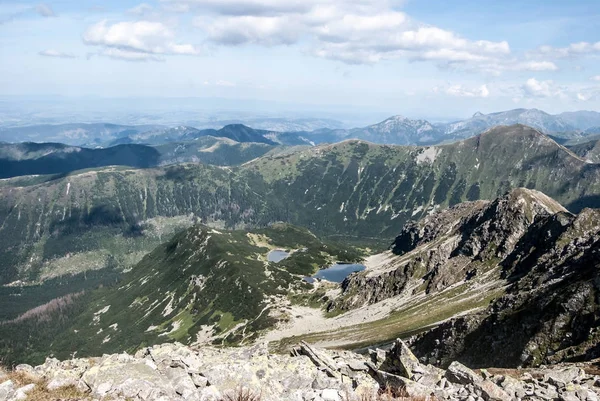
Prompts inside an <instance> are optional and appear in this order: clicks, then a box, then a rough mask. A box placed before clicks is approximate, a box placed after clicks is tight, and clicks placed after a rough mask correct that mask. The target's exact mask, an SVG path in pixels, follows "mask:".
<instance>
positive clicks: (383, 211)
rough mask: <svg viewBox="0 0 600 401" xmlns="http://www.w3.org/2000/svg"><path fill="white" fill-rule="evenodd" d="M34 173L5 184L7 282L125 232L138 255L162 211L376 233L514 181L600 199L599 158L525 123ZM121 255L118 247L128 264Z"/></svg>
mask: <svg viewBox="0 0 600 401" xmlns="http://www.w3.org/2000/svg"><path fill="white" fill-rule="evenodd" d="M36 180H37V178H34V179H32V183H31V185H28V184H27V182H26V181H25V180H23V179H20V180H4V181H2V182H1V183H0V199H1V200H2V202H1V203H0V222H2V223H1V224H0V243H2V244H5V246H4V247H3V248H2V249H0V256H1V257H0V273H1V275H2V276H1V278H0V280H1V281H0V282H8V281H10V280H14V279H16V278H17V277H25V276H29V277H32V278H35V277H37V275H38V273H39V272H40V271H41V270H44V269H46V270H51V269H52V267H51V266H49V265H52V263H54V262H55V261H56V260H57V259H61V258H64V257H66V255H67V254H69V255H73V254H80V253H86V252H88V253H89V252H92V253H93V252H97V251H99V250H102V249H106V248H107V245H106V244H107V243H116V244H120V241H117V239H118V238H127V239H128V241H130V244H129V245H128V246H127V247H126V248H127V250H126V251H125V252H126V254H130V253H131V252H129V249H140V248H139V247H141V245H137V244H140V243H142V242H143V241H144V240H146V239H147V238H148V236H147V235H146V233H148V235H154V236H155V234H153V232H154V227H156V224H155V223H154V221H155V220H156V219H161V218H166V219H167V220H169V221H170V220H172V219H181V218H182V217H185V216H187V217H186V218H187V219H188V220H189V219H192V218H193V219H198V221H200V222H203V223H207V224H211V225H214V226H220V227H226V228H236V227H237V228H239V227H256V226H264V225H266V224H269V223H271V222H274V221H284V222H289V223H292V224H295V225H299V226H303V227H306V228H308V229H310V230H311V231H313V232H315V233H317V234H319V235H324V236H331V237H334V238H338V239H341V238H343V239H346V240H358V241H365V240H369V239H370V238H371V239H373V240H375V241H377V242H380V240H381V239H383V240H384V241H387V240H390V241H391V239H392V238H393V237H394V236H395V235H396V233H398V232H399V231H400V230H401V229H402V227H403V225H404V224H405V223H406V222H407V221H408V220H411V219H418V218H420V217H422V216H426V215H427V214H429V213H430V212H431V211H433V210H437V209H439V208H443V207H445V206H448V205H454V204H458V203H460V202H462V201H464V200H476V199H493V198H495V197H497V196H499V195H501V194H503V193H505V192H506V191H508V190H509V189H511V188H515V187H527V188H535V189H539V190H541V191H543V192H544V193H546V194H548V195H549V196H551V197H553V198H555V199H557V200H558V201H560V202H561V203H562V204H564V205H566V206H567V208H569V209H570V210H572V211H575V212H577V211H579V210H581V209H582V208H583V207H586V206H598V205H600V165H596V164H590V163H587V162H586V161H584V160H582V159H580V158H579V157H578V156H576V155H575V154H573V153H571V152H570V151H568V150H567V149H566V148H564V147H562V146H559V145H557V144H556V143H555V142H554V141H552V140H550V139H549V138H548V137H546V136H544V135H542V134H541V133H539V132H538V131H535V130H533V129H531V128H528V127H524V126H520V125H517V126H511V127H497V128H494V129H492V130H489V131H487V132H486V133H484V134H482V135H480V136H479V137H475V138H471V139H468V140H465V141H462V142H457V143H454V144H450V145H444V146H435V147H402V146H385V145H374V144H369V143H365V142H360V141H347V142H342V143H339V144H335V145H326V146H319V147H312V148H300V149H299V150H297V151H290V152H282V153H280V154H267V155H265V156H263V157H260V158H258V159H256V160H253V161H251V162H249V163H246V164H244V165H242V166H238V167H231V168H223V167H216V166H207V165H197V164H195V165H192V164H190V165H180V166H171V167H165V168H161V169H146V170H126V169H103V170H94V171H86V172H80V173H77V174H72V175H69V176H67V177H62V178H59V179H55V180H52V181H48V182H45V183H38V181H36ZM192 214H193V216H192ZM190 216H192V217H190ZM146 228H147V230H148V231H145V229H146ZM111 246H112V245H111ZM115 246H117V247H120V245H115ZM108 248H109V249H110V247H108ZM121 252H123V250H122V248H118V249H115V253H114V255H115V256H117V259H122V260H123V262H124V263H125V259H126V258H125V257H122V253H121ZM141 253H143V251H142V250H140V254H141ZM138 257H141V256H138ZM138 260H139V259H138ZM122 266H126V264H125V265H122Z"/></svg>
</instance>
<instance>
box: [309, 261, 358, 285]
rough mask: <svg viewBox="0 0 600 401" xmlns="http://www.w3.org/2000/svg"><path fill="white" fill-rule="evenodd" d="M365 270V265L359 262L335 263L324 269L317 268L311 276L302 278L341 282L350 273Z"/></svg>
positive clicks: (310, 280)
mask: <svg viewBox="0 0 600 401" xmlns="http://www.w3.org/2000/svg"><path fill="white" fill-rule="evenodd" d="M363 270H365V265H362V264H360V263H336V264H333V265H331V266H330V267H328V268H326V269H321V270H319V271H318V272H317V273H316V274H315V275H314V276H312V277H305V278H304V280H305V281H307V282H309V283H312V282H314V280H315V279H320V280H327V281H332V282H334V283H341V282H342V281H344V279H345V278H346V277H348V276H349V275H350V274H351V273H355V272H361V271H363Z"/></svg>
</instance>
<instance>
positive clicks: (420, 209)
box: [411, 206, 423, 217]
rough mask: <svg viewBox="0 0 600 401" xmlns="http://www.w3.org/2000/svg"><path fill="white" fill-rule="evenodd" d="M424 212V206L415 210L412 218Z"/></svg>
mask: <svg viewBox="0 0 600 401" xmlns="http://www.w3.org/2000/svg"><path fill="white" fill-rule="evenodd" d="M422 211H423V206H419V207H418V208H416V209H415V210H413V212H412V215H411V216H412V217H415V216H416V215H417V214H419V213H421V212H422Z"/></svg>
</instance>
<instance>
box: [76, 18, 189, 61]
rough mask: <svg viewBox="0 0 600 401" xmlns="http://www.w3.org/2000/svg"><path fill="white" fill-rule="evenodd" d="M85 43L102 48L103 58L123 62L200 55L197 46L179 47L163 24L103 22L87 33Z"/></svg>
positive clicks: (84, 36)
mask: <svg viewBox="0 0 600 401" xmlns="http://www.w3.org/2000/svg"><path fill="white" fill-rule="evenodd" d="M83 42H84V43H85V44H87V45H91V46H101V47H103V48H104V49H103V50H102V51H101V54H105V55H108V56H109V57H113V58H121V59H124V60H127V59H129V60H138V61H139V60H142V59H144V60H157V59H158V58H157V57H149V56H148V55H155V56H157V55H199V54H200V49H198V48H197V47H196V46H194V45H191V44H179V43H176V42H175V34H174V33H173V32H172V31H171V30H170V29H169V28H168V27H167V26H166V25H164V24H162V23H160V22H150V21H135V22H131V21H126V22H118V23H115V24H112V25H109V24H108V22H107V21H106V20H104V21H100V22H98V23H97V24H94V25H92V26H90V27H89V28H88V29H87V30H86V32H85V33H84V35H83ZM109 50H110V51H109ZM134 53H139V54H138V55H136V54H134ZM115 55H116V57H115ZM144 55H146V56H144Z"/></svg>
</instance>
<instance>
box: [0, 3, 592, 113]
mask: <svg viewBox="0 0 600 401" xmlns="http://www.w3.org/2000/svg"><path fill="white" fill-rule="evenodd" d="M598 26H600V2H599V1H597V0H578V1H560V2H559V1H550V0H545V1H538V0H519V1H514V0H503V1H497V0H479V1H474V0H472V1H466V0H453V1H433V0H157V1H147V2H142V3H141V2H139V1H131V0H122V1H116V0H107V1H97V2H90V1H85V0H56V1H53V0H49V1H46V2H43V3H40V2H29V1H10V0H8V1H7V0H0V60H1V62H0V96H3V97H8V98H11V97H15V96H18V97H27V98H34V99H35V98H46V97H53V96H60V97H62V98H66V99H71V100H72V101H73V102H75V103H76V102H77V99H86V101H87V102H88V103H86V104H93V99H112V98H126V99H132V102H134V101H135V99H150V98H152V99H163V100H164V101H167V100H168V99H174V98H202V99H211V98H220V99H229V100H231V101H232V102H233V104H235V102H236V101H239V102H245V104H248V102H250V103H251V102H253V101H257V102H258V103H257V104H261V105H264V107H265V108H266V109H268V108H269V107H271V106H272V105H277V104H286V105H288V108H293V107H296V106H295V105H298V106H297V107H302V108H305V109H306V110H310V109H313V110H337V111H339V110H345V111H346V112H348V113H355V114H356V113H361V112H365V113H376V112H377V113H381V114H382V115H384V114H386V113H387V114H390V115H392V114H402V115H405V116H408V117H413V118H417V117H418V118H425V117H426V118H430V119H434V120H435V119H445V118H453V117H468V116H470V115H472V114H473V113H475V112H477V111H481V112H484V113H487V112H493V111H500V110H508V109H513V108H521V107H525V108H533V107H535V108H539V109H542V110H545V111H547V112H550V113H559V112H562V111H571V110H597V111H600V63H599V61H600V31H599V30H598V29H597V27H598ZM90 99H91V100H90ZM270 105H271V106H270ZM267 111H268V110H267Z"/></svg>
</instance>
